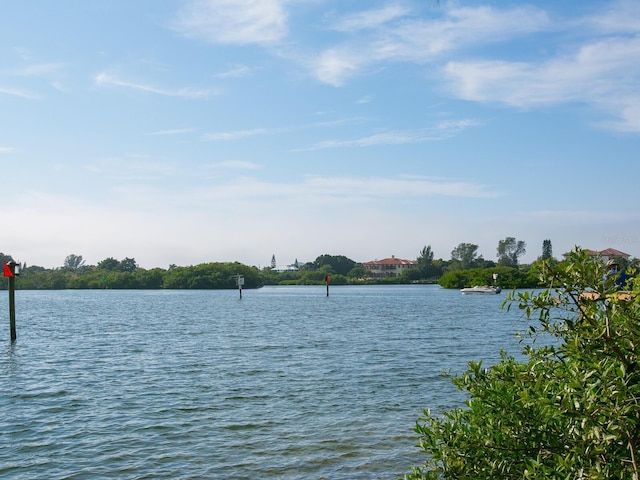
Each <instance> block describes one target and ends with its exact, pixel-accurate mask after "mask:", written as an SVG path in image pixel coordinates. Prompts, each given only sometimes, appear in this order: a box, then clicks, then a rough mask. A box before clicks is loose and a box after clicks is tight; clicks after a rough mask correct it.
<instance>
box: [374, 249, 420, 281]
mask: <svg viewBox="0 0 640 480" xmlns="http://www.w3.org/2000/svg"><path fill="white" fill-rule="evenodd" d="M417 264H418V262H416V261H414V260H404V259H402V258H396V257H395V255H391V257H390V258H383V259H382V260H372V261H370V262H365V263H363V264H362V266H363V267H364V268H366V269H367V270H368V272H369V274H370V276H371V277H373V278H387V277H398V276H400V275H402V272H404V271H405V270H408V269H409V268H412V267H415V266H416V265H417Z"/></svg>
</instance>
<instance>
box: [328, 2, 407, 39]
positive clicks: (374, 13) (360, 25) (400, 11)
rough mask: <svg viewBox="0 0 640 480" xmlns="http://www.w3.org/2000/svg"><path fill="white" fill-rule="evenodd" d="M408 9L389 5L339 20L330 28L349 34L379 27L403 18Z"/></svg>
mask: <svg viewBox="0 0 640 480" xmlns="http://www.w3.org/2000/svg"><path fill="white" fill-rule="evenodd" d="M407 13H409V9H407V8H406V7H404V6H401V5H397V4H391V5H385V6H384V7H382V8H380V9H376V10H367V11H363V12H358V13H355V14H352V15H347V16H345V17H343V18H341V19H339V20H338V21H337V22H336V23H335V24H334V25H332V27H331V28H333V29H334V30H338V31H343V32H351V31H357V30H363V29H368V28H375V27H379V26H381V25H383V24H385V23H387V22H389V21H391V20H395V19H397V18H400V17H403V16H405V15H406V14H407Z"/></svg>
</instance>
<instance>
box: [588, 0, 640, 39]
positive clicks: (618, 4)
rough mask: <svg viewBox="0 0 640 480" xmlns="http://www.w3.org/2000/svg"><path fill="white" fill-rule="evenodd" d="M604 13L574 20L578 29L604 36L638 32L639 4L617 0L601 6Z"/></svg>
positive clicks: (639, 30)
mask: <svg viewBox="0 0 640 480" xmlns="http://www.w3.org/2000/svg"><path fill="white" fill-rule="evenodd" d="M602 6H603V8H604V11H600V12H597V14H595V15H591V16H588V17H583V18H580V19H577V20H576V24H577V25H578V26H579V27H580V28H588V29H594V30H595V31H597V32H598V33H604V34H614V35H620V34H626V33H631V34H637V33H638V32H640V3H638V2H637V1H636V0H619V1H614V2H607V3H606V4H603V5H602Z"/></svg>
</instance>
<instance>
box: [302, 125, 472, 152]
mask: <svg viewBox="0 0 640 480" xmlns="http://www.w3.org/2000/svg"><path fill="white" fill-rule="evenodd" d="M479 125H482V123H481V122H479V121H477V120H459V121H448V122H441V123H439V124H438V125H436V126H435V127H431V128H423V129H418V130H390V131H385V132H379V133H374V134H372V135H367V136H364V137H358V138H351V139H344V140H324V141H322V142H318V143H316V144H314V145H311V146H310V147H307V148H302V149H296V150H295V151H313V150H324V149H328V148H350V147H373V146H380V145H404V144H411V143H420V142H429V141H439V140H446V139H448V138H452V137H454V136H456V135H458V134H460V133H461V132H462V131H463V130H466V129H468V128H472V127H477V126H479Z"/></svg>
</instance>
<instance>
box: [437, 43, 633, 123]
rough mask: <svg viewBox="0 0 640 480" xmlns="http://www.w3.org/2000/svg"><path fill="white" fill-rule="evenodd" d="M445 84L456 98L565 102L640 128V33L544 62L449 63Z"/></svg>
mask: <svg viewBox="0 0 640 480" xmlns="http://www.w3.org/2000/svg"><path fill="white" fill-rule="evenodd" d="M444 74H445V83H446V84H447V85H448V88H449V89H450V91H451V92H452V93H453V94H454V95H455V96H457V97H459V98H463V99H465V100H471V101H476V102H495V103H503V104H506V105H511V106H517V107H524V108H529V107H534V106H537V105H552V104H559V103H567V102H582V103H585V104H591V105H594V106H596V107H598V108H601V109H604V110H606V111H608V112H609V113H611V114H612V115H613V116H614V117H615V118H617V119H618V120H617V121H613V122H608V123H607V125H608V126H609V127H611V128H615V129H619V130H627V131H640V110H639V108H638V107H639V106H640V94H639V93H638V91H639V88H640V37H634V38H624V37H617V38H607V39H603V40H599V41H595V42H592V43H590V44H587V45H583V46H581V47H580V48H579V49H577V50H576V51H575V52H574V53H573V54H572V55H565V56H563V57H556V58H553V59H551V60H548V61H546V62H540V63H534V62H528V63H527V62H505V61H474V62H449V63H448V64H447V65H446V66H445V68H444Z"/></svg>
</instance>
